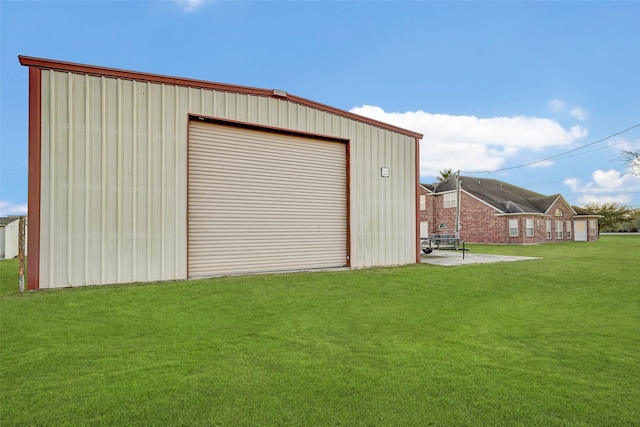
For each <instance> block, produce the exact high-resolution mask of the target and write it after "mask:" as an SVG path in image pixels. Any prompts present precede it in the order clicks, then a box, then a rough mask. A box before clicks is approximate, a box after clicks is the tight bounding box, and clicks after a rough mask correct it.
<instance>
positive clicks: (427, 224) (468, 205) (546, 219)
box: [420, 176, 599, 244]
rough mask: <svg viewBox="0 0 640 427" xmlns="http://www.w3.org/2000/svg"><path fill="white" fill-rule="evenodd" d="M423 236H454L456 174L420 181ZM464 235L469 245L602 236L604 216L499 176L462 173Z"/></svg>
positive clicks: (574, 239)
mask: <svg viewBox="0 0 640 427" xmlns="http://www.w3.org/2000/svg"><path fill="white" fill-rule="evenodd" d="M420 187H421V188H420V221H421V223H420V230H421V231H420V235H421V237H429V235H431V234H454V231H455V228H456V212H457V211H458V209H457V203H458V197H457V186H456V178H455V177H452V178H450V179H448V180H446V181H443V182H439V183H436V184H420ZM459 211H460V238H461V239H462V240H463V241H465V242H469V243H502V244H528V243H544V242H566V241H576V242H577V241H584V242H586V241H595V240H598V218H599V216H598V215H596V214H593V213H591V212H588V211H586V210H584V209H582V208H579V207H576V206H571V205H570V204H569V203H568V202H567V201H566V200H565V198H564V197H562V195H561V194H555V195H552V196H545V195H543V194H539V193H536V192H533V191H530V190H527V189H524V188H521V187H517V186H515V185H511V184H508V183H506V182H502V181H498V180H496V179H483V178H473V177H467V176H462V177H460V209H459Z"/></svg>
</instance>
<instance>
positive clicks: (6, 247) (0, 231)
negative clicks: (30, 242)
mask: <svg viewBox="0 0 640 427" xmlns="http://www.w3.org/2000/svg"><path fill="white" fill-rule="evenodd" d="M20 218H21V217H19V216H8V217H4V218H0V259H11V258H15V257H17V256H18V251H19V238H20ZM26 232H27V230H26V225H25V234H26ZM25 253H26V242H25Z"/></svg>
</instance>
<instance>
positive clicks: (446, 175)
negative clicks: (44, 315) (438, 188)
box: [436, 169, 453, 182]
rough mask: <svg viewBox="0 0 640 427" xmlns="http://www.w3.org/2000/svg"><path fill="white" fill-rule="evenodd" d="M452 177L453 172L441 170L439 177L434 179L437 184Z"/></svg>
mask: <svg viewBox="0 0 640 427" xmlns="http://www.w3.org/2000/svg"><path fill="white" fill-rule="evenodd" d="M452 176H453V170H451V169H443V170H441V171H440V176H438V177H436V179H437V180H438V182H444V181H446V180H448V179H449V178H451V177H452Z"/></svg>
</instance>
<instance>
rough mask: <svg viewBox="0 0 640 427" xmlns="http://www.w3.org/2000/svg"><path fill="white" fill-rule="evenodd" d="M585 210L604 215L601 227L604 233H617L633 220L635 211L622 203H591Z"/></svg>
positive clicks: (600, 223) (600, 222) (600, 221)
mask: <svg viewBox="0 0 640 427" xmlns="http://www.w3.org/2000/svg"><path fill="white" fill-rule="evenodd" d="M585 209H586V210H588V211H589V212H592V213H594V214H596V215H602V218H600V220H599V221H598V222H599V225H600V230H602V231H616V230H621V229H622V228H623V225H624V223H626V222H628V221H629V220H631V218H632V214H633V210H632V209H631V208H629V207H628V206H625V205H623V204H621V203H589V204H587V206H585Z"/></svg>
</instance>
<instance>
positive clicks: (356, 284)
mask: <svg viewBox="0 0 640 427" xmlns="http://www.w3.org/2000/svg"><path fill="white" fill-rule="evenodd" d="M471 250H472V251H474V252H478V253H482V252H485V253H488V252H493V253H504V254H513V255H525V256H527V255H528V256H536V257H541V258H542V259H541V260H535V261H522V262H509V263H496V264H478V265H467V266H460V267H438V266H432V265H410V266H403V267H394V268H375V269H364V270H356V271H340V272H326V273H296V274H274V275H258V276H246V277H225V278H216V279H209V280H200V281H182V282H171V283H157V284H140V285H122V286H103V287H90V288H77V289H65V290H55V291H39V292H25V293H24V294H20V293H19V292H18V279H17V263H16V261H15V260H10V261H3V262H1V263H0V268H1V281H2V287H1V290H0V294H1V296H0V316H1V317H0V369H1V372H0V381H1V384H0V399H1V400H0V424H2V425H3V426H12V425H55V426H62V425H73V426H84V425H87V426H100V425H110V426H111V425H117V426H124V425H140V426H143V425H144V426H147V425H158V426H159V425H163V426H164V425H189V426H195V425H233V426H242V425H252V426H253V425H274V426H283V425H322V426H324V425H348V426H357V425H375V426H382V425H394V426H396V425H406V426H414V425H451V426H464V425H469V426H471V425H473V426H478V425H510V426H517V425H522V426H533V425H535V426H546V425H562V426H587V425H593V426H630V425H640V405H639V404H638V402H640V237H639V236H602V237H601V240H600V241H599V242H596V243H566V244H545V245H537V246H480V245H473V246H471Z"/></svg>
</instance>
